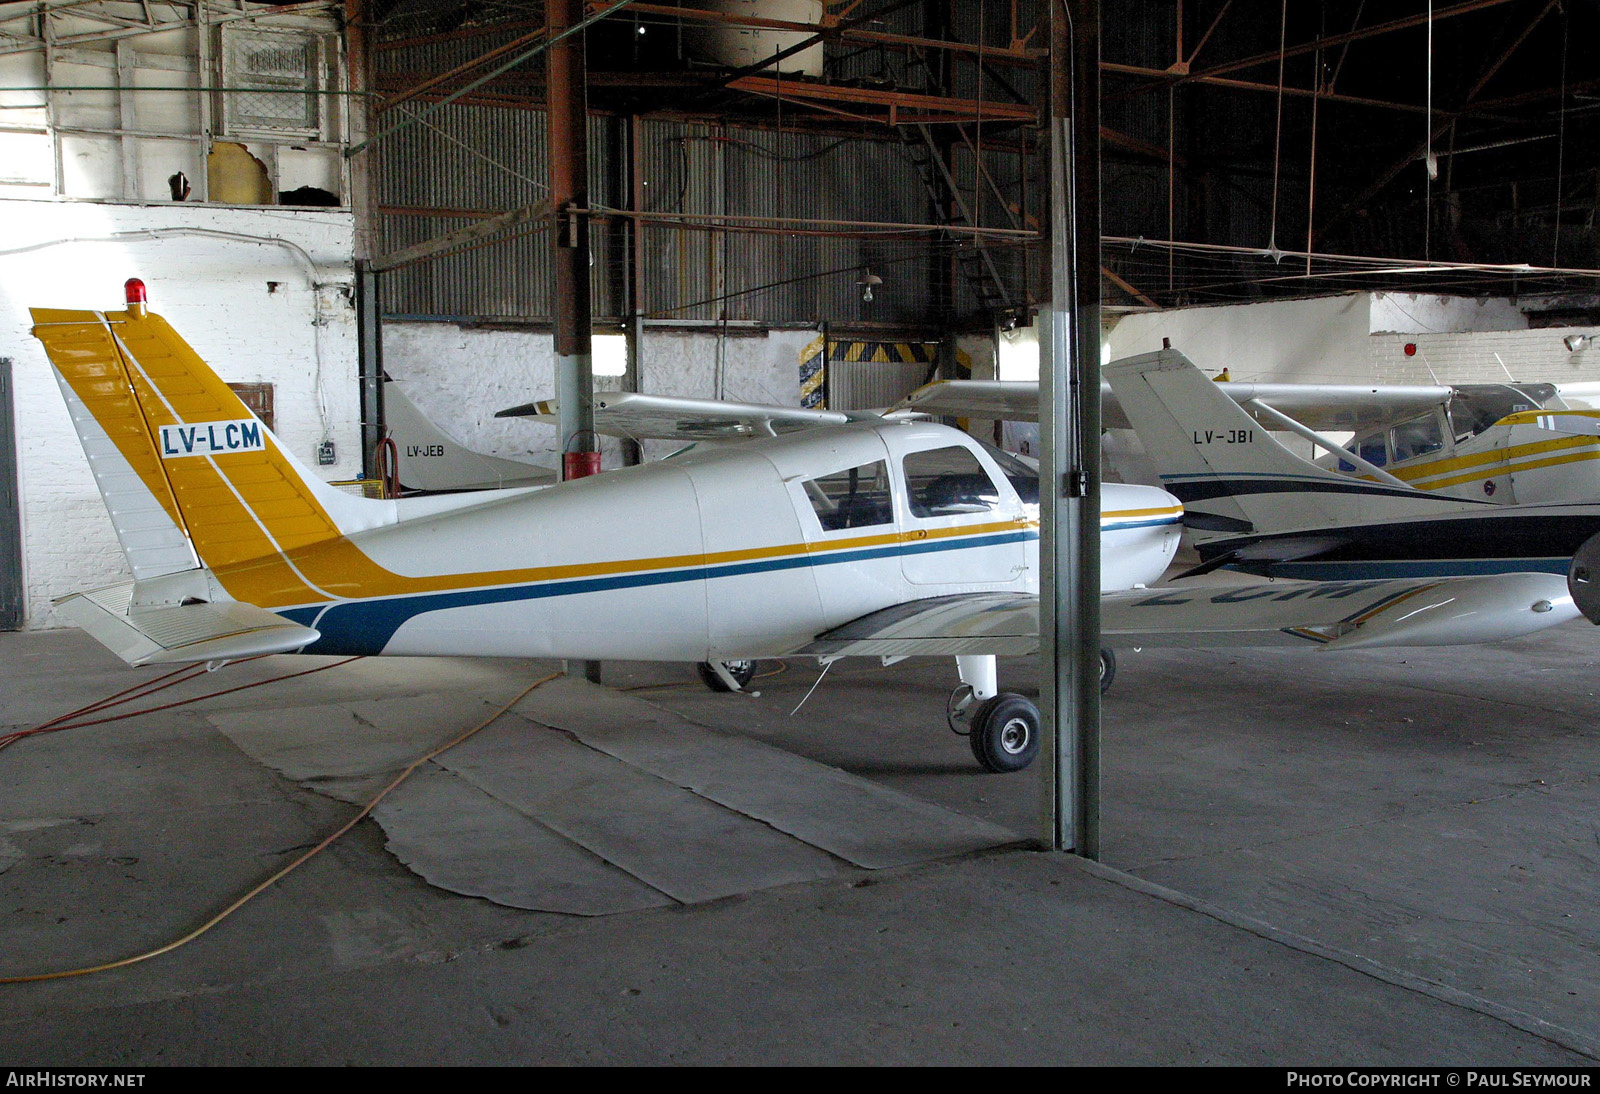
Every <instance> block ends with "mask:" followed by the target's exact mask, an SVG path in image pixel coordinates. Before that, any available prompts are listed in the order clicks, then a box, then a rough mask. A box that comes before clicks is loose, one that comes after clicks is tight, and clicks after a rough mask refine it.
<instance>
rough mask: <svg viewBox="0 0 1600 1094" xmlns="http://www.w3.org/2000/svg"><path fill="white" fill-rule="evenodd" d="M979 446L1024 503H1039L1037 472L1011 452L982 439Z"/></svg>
mask: <svg viewBox="0 0 1600 1094" xmlns="http://www.w3.org/2000/svg"><path fill="white" fill-rule="evenodd" d="M978 444H979V446H980V447H982V449H983V450H984V451H985V452H987V453H988V454H989V458H990V459H992V460H994V462H995V463H997V464H999V465H1000V473H1001V474H1002V475H1004V476H1005V477H1006V478H1007V479H1008V480H1009V481H1010V483H1011V489H1013V490H1015V491H1016V492H1017V497H1018V498H1020V499H1021V500H1022V503H1023V504H1024V505H1038V504H1039V472H1037V471H1035V470H1034V469H1033V468H1031V467H1029V466H1028V465H1027V464H1025V463H1023V462H1022V461H1021V460H1019V459H1017V458H1016V457H1015V456H1013V455H1012V454H1011V453H1009V452H1006V451H1003V450H1001V449H999V448H996V447H995V446H994V445H992V444H986V443H985V442H983V441H979V442H978Z"/></svg>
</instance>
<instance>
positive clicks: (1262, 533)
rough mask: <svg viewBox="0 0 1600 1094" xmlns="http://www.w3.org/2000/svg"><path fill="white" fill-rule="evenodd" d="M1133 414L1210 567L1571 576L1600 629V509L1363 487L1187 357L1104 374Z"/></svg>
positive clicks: (1133, 363) (1346, 575) (1290, 572)
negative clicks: (1283, 440) (1316, 459)
mask: <svg viewBox="0 0 1600 1094" xmlns="http://www.w3.org/2000/svg"><path fill="white" fill-rule="evenodd" d="M1104 372H1105V377H1106V379H1107V382H1108V383H1110V385H1111V387H1112V389H1113V390H1114V391H1115V392H1116V396H1117V400H1118V403H1119V405H1120V407H1121V410H1122V413H1123V414H1124V415H1126V417H1127V419H1128V421H1129V422H1130V423H1131V424H1132V425H1133V428H1134V430H1135V432H1137V433H1138V435H1139V437H1140V439H1141V440H1142V441H1143V442H1144V446H1145V449H1146V451H1147V452H1148V453H1149V455H1150V457H1151V459H1152V460H1154V462H1155V464H1156V466H1157V467H1159V468H1160V472H1161V481H1162V483H1163V484H1164V485H1165V486H1166V488H1167V489H1169V490H1170V491H1172V493H1173V494H1175V495H1176V496H1177V497H1179V498H1181V499H1182V500H1183V502H1184V506H1185V513H1184V521H1185V524H1186V525H1187V526H1188V528H1189V530H1190V534H1191V536H1192V538H1193V541H1194V546H1195V548H1196V550H1198V551H1199V553H1200V557H1201V559H1202V565H1201V566H1200V567H1199V568H1197V569H1196V570H1192V571H1190V573H1191V574H1195V573H1200V572H1204V571H1205V570H1209V569H1213V568H1216V567H1219V566H1229V567H1232V568H1235V569H1239V570H1245V571H1248V572H1252V573H1257V574H1262V575H1266V576H1273V577H1292V578H1310V579H1317V580H1324V579H1341V580H1350V579H1370V578H1377V577H1401V576H1405V577H1417V576H1425V575H1459V574H1494V573H1526V572H1545V573H1552V574H1565V575H1567V578H1568V585H1569V591H1570V592H1571V593H1572V595H1573V597H1574V600H1575V603H1576V604H1577V606H1578V608H1579V609H1580V610H1581V611H1582V613H1583V614H1584V615H1585V616H1587V617H1588V618H1589V619H1590V620H1591V621H1593V622H1596V623H1600V581H1595V580H1593V578H1594V576H1595V575H1597V574H1600V501H1589V502H1587V503H1583V504H1562V505H1497V504H1493V503H1490V502H1488V501H1483V500H1471V499H1466V498H1457V497H1450V496H1444V495H1441V494H1438V493H1430V492H1428V491H1423V490H1417V489H1414V488H1412V487H1409V486H1406V485H1405V484H1403V483H1401V484H1396V485H1391V484H1389V483H1386V482H1376V481H1369V480H1366V479H1356V478H1352V477H1350V476H1347V475H1340V474H1338V473H1336V472H1334V471H1331V470H1329V469H1327V468H1324V467H1320V466H1318V465H1317V464H1314V463H1312V462H1310V461H1308V460H1305V459H1302V458H1301V457H1299V456H1296V455H1295V454H1294V453H1292V452H1290V451H1289V450H1288V449H1286V448H1285V447H1284V446H1283V445H1281V444H1279V443H1278V442H1277V441H1276V440H1274V439H1273V438H1272V436H1270V435H1269V433H1268V431H1267V430H1265V429H1262V428H1260V427H1259V426H1258V424H1257V422H1256V421H1255V419H1253V418H1252V417H1251V416H1250V415H1248V414H1247V413H1246V412H1245V410H1244V408H1243V407H1241V406H1240V405H1239V404H1238V403H1236V402H1234V401H1233V400H1232V399H1230V398H1229V397H1227V396H1226V395H1225V394H1224V393H1223V392H1222V391H1221V390H1220V388H1219V385H1218V384H1216V383H1214V382H1213V381H1211V380H1208V379H1207V378H1206V377H1205V376H1204V374H1202V373H1201V372H1200V370H1199V369H1198V368H1196V367H1195V366H1194V365H1193V364H1192V363H1191V362H1190V361H1189V359H1188V358H1186V357H1185V356H1184V355H1183V354H1182V353H1180V352H1178V351H1177V350H1171V349H1169V350H1161V351H1159V352H1157V353H1148V354H1143V355H1141V356H1138V357H1129V358H1125V359H1123V360H1121V361H1113V362H1112V363H1111V364H1110V365H1108V366H1106V368H1105V370H1104Z"/></svg>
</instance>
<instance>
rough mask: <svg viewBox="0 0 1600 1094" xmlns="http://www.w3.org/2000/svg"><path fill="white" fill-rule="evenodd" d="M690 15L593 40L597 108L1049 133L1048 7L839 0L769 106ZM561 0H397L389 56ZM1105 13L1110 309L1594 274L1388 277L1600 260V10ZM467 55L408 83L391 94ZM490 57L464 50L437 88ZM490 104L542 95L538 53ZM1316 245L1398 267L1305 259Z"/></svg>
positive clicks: (385, 27)
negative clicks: (812, 51)
mask: <svg viewBox="0 0 1600 1094" xmlns="http://www.w3.org/2000/svg"><path fill="white" fill-rule="evenodd" d="M688 6H690V5H682V7H688ZM708 6H709V5H708ZM679 7H680V5H678V4H676V3H673V2H671V0H657V2H656V3H653V4H635V5H632V6H631V7H630V8H629V9H625V10H623V11H620V12H618V13H616V14H614V15H611V16H609V17H608V18H607V19H605V20H604V21H603V22H601V23H599V24H597V25H596V26H595V27H594V28H593V29H592V30H590V31H589V32H588V47H587V48H588V63H589V67H590V105H591V108H592V109H595V110H600V111H606V112H613V111H614V112H620V113H629V114H646V115H652V116H655V115H668V116H683V117H707V118H718V119H723V120H729V119H732V120H736V121H738V122H739V123H741V124H753V125H758V126H759V125H773V124H777V123H778V122H779V121H780V120H781V123H782V124H783V125H784V126H786V127H790V128H807V127H810V128H815V129H817V130H822V131H828V132H836V133H839V134H840V135H850V136H859V137H862V138H864V139H873V140H891V139H894V138H895V136H896V133H895V127H896V126H897V125H898V126H901V127H903V126H905V125H906V124H907V119H908V118H923V119H927V120H929V121H930V123H931V125H932V126H933V128H934V129H935V130H938V131H940V132H942V133H944V134H945V135H946V137H949V135H950V134H951V133H952V132H953V131H959V133H960V134H961V135H962V138H963V139H966V140H969V141H970V138H971V137H972V136H973V135H977V136H979V137H980V139H981V141H983V142H986V143H987V146H988V147H990V148H992V149H994V150H996V151H1009V152H1010V153H1011V154H1014V153H1015V150H1016V149H1018V148H1019V147H1020V148H1025V149H1026V148H1032V147H1034V145H1035V144H1036V141H1037V138H1038V135H1039V133H1040V129H1039V127H1038V124H1037V120H1038V119H1037V111H1038V98H1039V91H1038V89H1039V87H1040V86H1041V83H1042V80H1041V77H1042V74H1043V72H1044V67H1043V66H1044V64H1045V60H1044V58H1043V55H1042V51H1041V49H1040V47H1041V46H1043V45H1044V43H1045V41H1046V39H1047V35H1046V34H1045V33H1044V32H1043V31H1042V30H1035V23H1036V22H1037V21H1038V19H1039V16H1040V13H1041V12H1042V11H1044V10H1045V8H1044V5H1043V4H1041V3H1037V2H1034V0H977V2H972V0H968V2H959V3H958V2H954V0H865V2H863V3H860V4H855V3H849V4H839V3H835V4H830V5H829V8H830V10H831V11H834V12H839V13H842V16H843V17H842V23H841V25H839V26H837V27H836V28H834V30H833V31H832V32H831V33H830V35H829V39H828V42H827V45H826V55H827V63H826V67H825V69H824V75H823V76H822V77H820V78H810V77H798V76H784V77H782V79H781V80H780V81H779V83H780V88H779V92H778V94H777V95H776V96H774V94H773V93H772V88H771V82H772V73H771V72H770V70H768V71H754V72H751V71H744V70H729V69H728V68H727V67H725V66H724V67H718V66H716V65H714V64H711V63H708V62H707V61H706V60H705V59H704V58H703V57H696V56H695V55H694V51H693V50H692V49H686V48H685V46H684V40H685V39H684V33H683V28H684V27H686V26H691V25H704V20H699V21H696V20H693V19H684V18H679V17H677V16H676V15H675V13H674V11H673V9H676V8H679ZM543 9H544V5H543V4H542V3H535V2H518V0H467V2H465V3H459V2H454V0H450V2H440V0H399V2H398V3H395V2H393V0H379V2H378V3H377V4H376V5H375V6H374V7H373V8H372V9H371V12H370V14H371V17H372V21H373V23H374V24H375V38H376V39H377V41H379V42H381V43H386V44H387V45H388V46H389V47H391V48H392V47H393V46H395V45H396V44H397V43H398V44H402V45H403V44H406V43H414V44H418V45H419V46H423V47H427V48H428V49H442V48H444V46H445V45H446V44H450V43H453V44H454V45H453V46H452V47H451V48H454V49H456V53H454V54H451V56H455V57H460V56H470V54H471V51H472V50H473V49H476V48H480V47H481V49H483V50H487V49H489V48H491V47H493V46H495V45H497V44H501V43H504V42H507V41H510V40H513V39H515V38H516V37H518V36H521V35H529V34H536V33H537V30H538V28H539V27H540V26H541V25H542V22H543V18H544V10H543ZM1102 27H1103V49H1102V62H1103V64H1102V95H1103V111H1102V120H1103V123H1104V141H1103V152H1104V156H1105V164H1106V166H1105V173H1104V178H1105V184H1106V185H1105V193H1106V196H1105V204H1104V232H1105V235H1106V236H1107V237H1108V243H1107V264H1108V266H1109V267H1110V268H1111V270H1112V271H1114V272H1116V273H1117V274H1118V279H1114V280H1113V281H1112V282H1109V283H1108V294H1109V295H1110V296H1111V297H1112V298H1113V302H1118V300H1117V299H1116V298H1120V302H1123V303H1150V302H1155V303H1161V304H1169V303H1178V302H1186V301H1204V300H1216V299H1240V298H1249V297H1251V296H1257V295H1261V294H1263V293H1270V292H1308V291H1317V290H1319V289H1327V288H1343V287H1349V286H1351V285H1356V284H1365V285H1372V284H1378V285H1396V284H1401V285H1405V286H1407V287H1418V286H1428V287H1438V288H1440V289H1446V288H1449V289H1453V290H1456V291H1510V290H1521V291H1527V290H1530V289H1543V290H1567V291H1593V290H1594V289H1595V288H1596V287H1597V286H1596V284H1595V282H1594V280H1593V279H1592V278H1588V277H1585V276H1581V275H1577V274H1571V273H1567V274H1541V273H1537V272H1531V273H1530V272H1528V271H1522V272H1520V273H1518V274H1516V275H1515V276H1513V275H1512V274H1507V273H1502V272H1498V271H1492V270H1483V269H1465V270H1464V269H1440V270H1435V271H1432V272H1429V273H1425V274H1402V273H1395V272H1393V267H1394V266H1395V264H1396V260H1401V262H1402V263H1415V262H1418V261H1424V260H1425V261H1433V262H1448V263H1460V264H1466V265H1469V266H1476V267H1482V266H1485V265H1494V264H1522V265H1526V266H1531V267H1562V268H1569V269H1570V268H1581V269H1584V270H1591V269H1594V268H1596V267H1600V254H1597V247H1596V232H1595V214H1596V208H1597V205H1600V193H1597V179H1600V130H1597V125H1600V57H1597V55H1596V53H1595V51H1594V50H1593V49H1592V44H1593V43H1595V42H1596V41H1600V3H1597V2H1596V0H1564V2H1563V0H1433V2H1432V3H1431V4H1430V3H1428V2H1427V0H1105V2H1104V3H1103V14H1102ZM927 40H938V41H944V42H950V43H957V44H959V45H960V46H961V47H963V48H951V49H940V48H938V47H937V46H936V45H934V44H932V43H931V42H929V41H927ZM979 45H982V46H984V47H987V49H988V50H989V52H988V53H987V54H986V55H983V56H982V57H981V58H980V56H979V54H978V52H977V51H976V50H975V49H973V48H972V47H975V46H979ZM1280 47H1281V48H1280ZM462 51H465V52H462ZM508 56H509V55H508ZM453 63H456V64H459V63H461V62H460V61H459V60H457V61H455V62H453ZM449 67H450V66H449V65H447V64H446V63H445V62H443V61H439V62H436V64H435V66H434V68H433V69H432V70H431V71H430V70H427V69H426V66H422V67H419V68H417V69H416V70H415V71H407V72H404V73H402V74H400V75H391V76H389V77H387V80H388V82H387V84H385V83H383V82H381V81H380V85H379V86H380V90H383V91H385V92H387V93H388V94H390V95H393V94H397V93H400V92H402V91H404V90H406V89H407V88H408V87H414V86H415V85H416V84H417V83H418V82H419V81H421V80H424V79H427V78H429V77H437V76H438V75H439V74H441V73H442V72H445V71H447V70H448V68H449ZM487 69H488V66H487V65H485V66H483V67H481V68H476V69H474V68H472V67H471V66H470V65H469V66H468V68H467V70H466V71H464V72H463V73H462V74H461V75H459V76H458V77H455V78H454V79H452V80H447V81H444V82H442V83H440V84H439V85H437V86H436V87H433V88H430V91H429V95H427V96H423V98H427V97H433V98H435V99H437V98H438V97H439V96H440V95H442V94H445V93H446V92H448V91H450V90H452V89H459V88H460V87H462V86H464V85H465V84H466V83H467V82H468V81H470V80H473V79H476V78H478V77H480V76H481V75H483V74H484V72H485V71H487ZM472 95H474V96H476V97H477V101H484V102H496V103H500V104H507V103H514V102H519V101H520V102H525V103H528V104H537V103H538V102H540V101H542V97H543V64H542V61H540V60H538V59H534V60H531V61H530V62H529V63H527V64H525V65H522V66H519V67H517V68H514V69H512V70H510V71H508V72H506V73H505V74H503V75H501V76H499V77H496V78H495V79H494V80H491V81H489V82H487V83H486V84H484V85H483V86H482V87H480V88H477V89H474V91H473V92H472ZM941 110H944V111H945V112H946V113H945V114H943V115H941V113H940V111H941ZM963 112H964V113H963ZM941 126H943V127H945V128H944V129H942V130H941V129H940V128H939V127H941ZM950 143H952V144H953V143H955V141H954V139H953V138H951V139H950ZM1308 226H1309V230H1308ZM1134 241H1140V242H1138V243H1137V244H1136V243H1135V242H1134ZM1167 241H1171V242H1176V243H1181V244H1183V245H1184V246H1182V247H1173V246H1169V245H1168V242H1167ZM1230 247H1232V248H1244V249H1245V250H1246V252H1249V253H1244V254H1241V253H1236V252H1233V251H1229V250H1227V249H1226V248H1230ZM1307 251H1310V252H1316V253H1317V254H1318V255H1327V256H1333V255H1348V256H1358V257H1359V258H1362V259H1370V260H1387V261H1386V262H1380V261H1351V262H1345V261H1342V260H1338V259H1334V258H1317V259H1312V260H1310V261H1309V262H1308V260H1307V259H1306V258H1305V257H1304V256H1303V255H1298V256H1297V255H1296V254H1295V253H1296V252H1307ZM1374 270H1378V271H1380V272H1374ZM1308 275H1309V276H1308Z"/></svg>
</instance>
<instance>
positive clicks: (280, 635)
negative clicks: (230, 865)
mask: <svg viewBox="0 0 1600 1094" xmlns="http://www.w3.org/2000/svg"><path fill="white" fill-rule="evenodd" d="M132 600H133V582H131V581H129V582H124V583H123V584H121V585H110V586H107V587H106V588H103V589H94V590H91V591H90V592H86V593H73V594H72V595H71V596H64V597H62V598H61V599H60V600H57V601H55V608H56V611H58V612H60V613H61V614H62V615H64V616H66V617H67V618H68V619H70V620H72V622H74V623H76V624H77V625H78V626H80V627H82V628H83V629H84V630H86V631H88V632H89V634H90V636H91V637H93V638H95V639H97V640H99V641H100V642H101V644H103V645H104V646H106V647H107V648H108V649H110V650H111V651H112V652H113V653H115V654H116V655H117V656H118V657H121V658H122V659H123V660H124V661H126V662H127V663H128V664H130V665H175V664H182V663H186V662H196V661H233V660H237V659H239V658H242V657H256V656H258V655H260V654H266V653H292V652H293V651H295V650H298V649H301V648H303V647H305V646H309V645H310V644H311V643H313V642H315V641H316V640H317V639H318V638H320V637H322V635H321V633H320V632H318V631H315V630H312V629H311V628H310V627H302V626H301V625H300V624H298V623H295V622H293V621H292V620H289V619H285V618H284V617H283V616H281V615H278V614H277V613H275V612H269V611H267V610H266V609H265V608H258V607H256V606H255V605H254V604H242V603H239V602H237V601H225V602H216V603H210V604H184V605H180V606H174V607H161V608H133V607H131V603H132Z"/></svg>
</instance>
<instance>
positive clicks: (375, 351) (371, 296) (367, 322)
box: [356, 259, 384, 479]
mask: <svg viewBox="0 0 1600 1094" xmlns="http://www.w3.org/2000/svg"><path fill="white" fill-rule="evenodd" d="M379 276H380V275H379V274H378V273H376V272H375V271H374V270H373V269H372V268H371V266H370V265H369V264H368V262H367V261H366V260H365V259H357V260H356V331H357V334H356V352H357V358H358V360H357V376H358V377H359V381H358V382H359V383H360V385H361V477H362V478H364V479H375V478H378V477H379V474H380V471H379V468H378V442H380V441H382V440H383V435H384V421H383V314H382V312H381V311H380V308H379V304H378V278H379Z"/></svg>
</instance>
